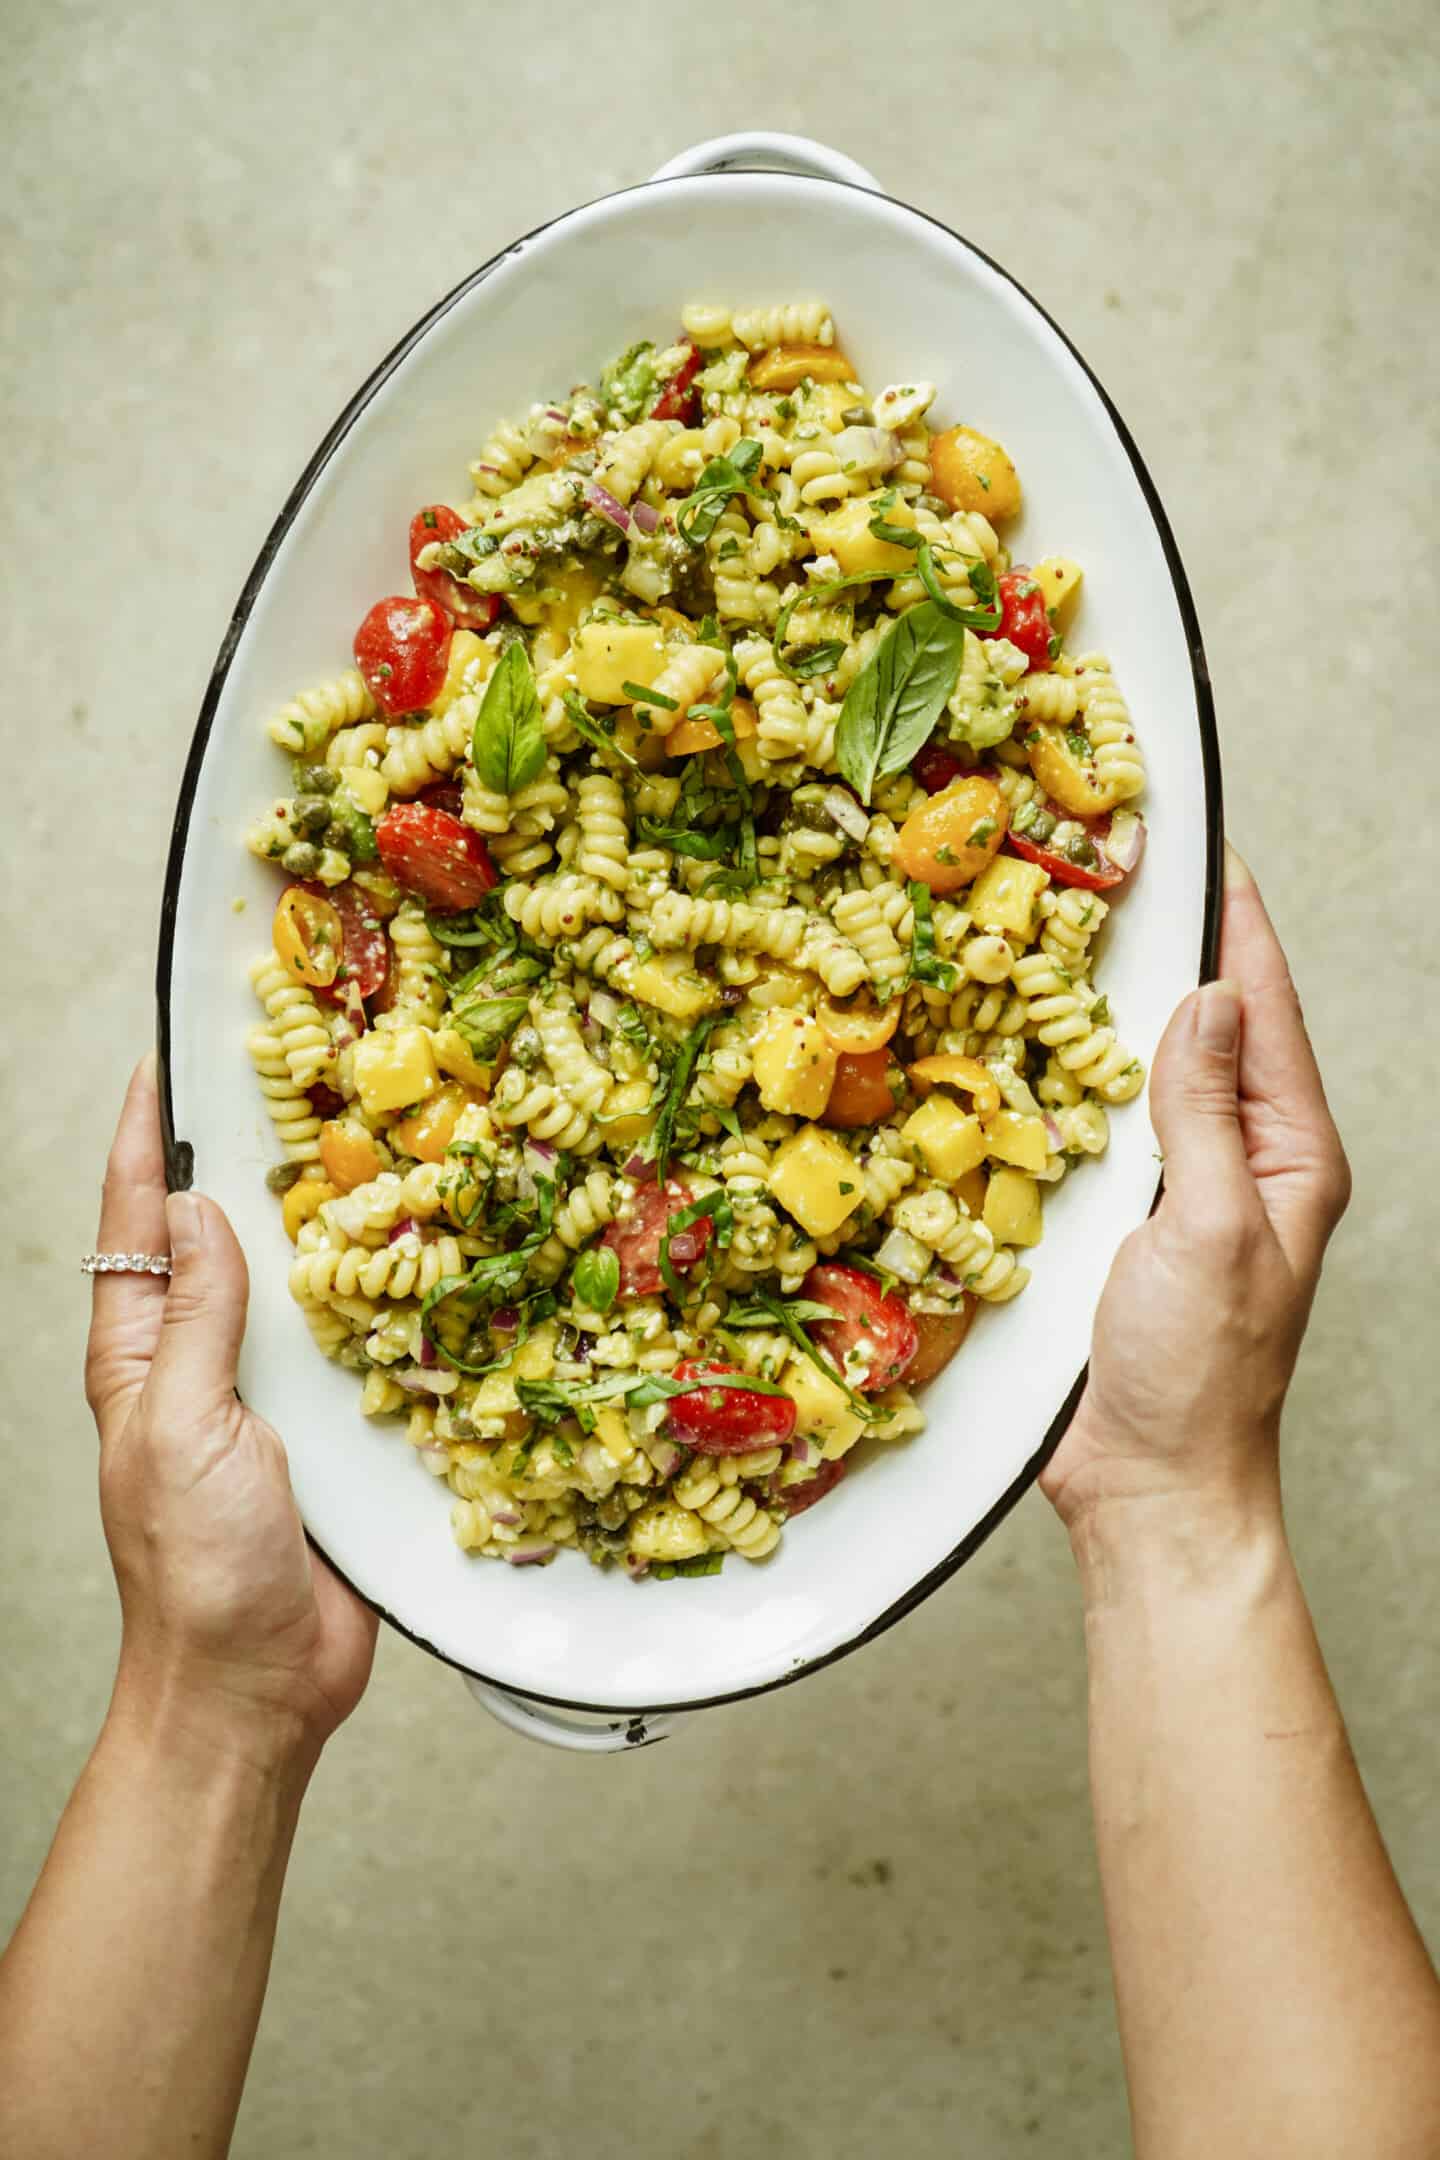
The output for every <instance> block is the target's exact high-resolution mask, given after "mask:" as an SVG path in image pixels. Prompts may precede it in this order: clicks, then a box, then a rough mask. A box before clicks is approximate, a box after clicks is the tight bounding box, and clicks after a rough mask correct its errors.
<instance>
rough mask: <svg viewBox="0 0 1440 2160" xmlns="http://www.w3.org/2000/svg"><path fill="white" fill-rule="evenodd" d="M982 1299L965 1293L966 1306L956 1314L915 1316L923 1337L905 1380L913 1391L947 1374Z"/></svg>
mask: <svg viewBox="0 0 1440 2160" xmlns="http://www.w3.org/2000/svg"><path fill="white" fill-rule="evenodd" d="M979 1302H980V1301H979V1299H978V1298H975V1297H972V1296H971V1294H970V1292H969V1291H968V1290H967V1291H966V1292H965V1302H964V1304H963V1305H960V1306H957V1308H956V1310H955V1311H954V1312H948V1313H938V1312H917V1313H912V1314H911V1316H910V1317H911V1319H912V1320H913V1321H914V1322H915V1326H916V1330H917V1332H918V1334H919V1337H920V1347H919V1349H918V1350H917V1351H916V1352H915V1355H914V1357H913V1358H912V1359H911V1361H910V1369H909V1371H908V1372H907V1373H906V1375H905V1378H906V1380H907V1381H908V1383H909V1385H910V1386H911V1387H920V1386H921V1385H923V1383H924V1382H925V1381H926V1380H933V1379H934V1378H935V1375H936V1374H937V1373H940V1372H943V1371H944V1370H945V1367H946V1366H947V1365H948V1364H949V1362H950V1360H951V1358H952V1357H954V1355H955V1353H956V1351H957V1350H958V1349H959V1348H960V1345H961V1343H963V1342H964V1340H965V1337H966V1336H967V1335H968V1334H969V1332H970V1323H971V1321H972V1320H973V1319H974V1318H975V1314H976V1311H977V1309H978V1306H979Z"/></svg>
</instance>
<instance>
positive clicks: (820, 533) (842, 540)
mask: <svg viewBox="0 0 1440 2160" xmlns="http://www.w3.org/2000/svg"><path fill="white" fill-rule="evenodd" d="M876 509H877V498H876V497H875V496H873V495H860V496H857V497H856V499H855V500H854V501H853V502H846V503H841V505H840V507H839V509H838V510H830V511H827V512H826V514H825V516H824V517H817V518H814V519H812V521H811V525H810V530H811V532H812V534H813V535H814V539H815V549H816V553H817V554H820V555H833V556H834V558H835V560H836V562H837V563H838V564H839V565H840V569H841V572H842V574H843V575H844V576H845V577H875V578H901V577H908V576H909V574H910V572H911V571H912V570H913V569H914V568H915V556H914V554H913V552H912V551H911V549H909V548H903V547H896V546H895V544H894V542H893V541H891V540H881V539H878V538H877V537H876V535H875V534H874V533H872V532H871V530H870V520H871V518H873V517H874V516H875V514H876ZM881 514H882V515H883V517H884V520H885V523H886V524H887V525H902V526H908V527H909V528H910V529H911V530H912V531H913V529H914V525H915V513H914V511H913V510H912V509H911V507H910V505H909V503H907V502H893V503H891V504H890V506H889V507H888V509H886V510H885V511H883V512H882V513H881Z"/></svg>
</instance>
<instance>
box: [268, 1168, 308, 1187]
mask: <svg viewBox="0 0 1440 2160" xmlns="http://www.w3.org/2000/svg"><path fill="white" fill-rule="evenodd" d="M304 1175H305V1165H304V1163H298V1162H277V1163H272V1164H271V1166H270V1168H269V1169H268V1170H267V1171H266V1173H265V1188H266V1190H267V1192H273V1193H283V1192H289V1190H290V1187H291V1186H292V1185H295V1184H298V1183H299V1181H300V1179H301V1178H302V1177H304Z"/></svg>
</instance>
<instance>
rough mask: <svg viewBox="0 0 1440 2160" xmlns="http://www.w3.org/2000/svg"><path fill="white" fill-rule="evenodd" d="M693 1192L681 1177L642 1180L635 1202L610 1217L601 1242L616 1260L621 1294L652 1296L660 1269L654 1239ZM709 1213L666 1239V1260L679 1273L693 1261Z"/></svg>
mask: <svg viewBox="0 0 1440 2160" xmlns="http://www.w3.org/2000/svg"><path fill="white" fill-rule="evenodd" d="M694 1198H695V1195H694V1193H693V1192H692V1191H691V1190H690V1187H689V1186H688V1185H687V1184H685V1182H684V1181H683V1179H681V1178H673V1177H672V1178H667V1179H666V1180H665V1183H664V1185H663V1186H661V1185H655V1184H649V1185H642V1186H641V1187H640V1189H639V1191H638V1192H637V1193H636V1195H635V1205H634V1207H633V1208H632V1209H631V1211H630V1213H629V1214H628V1215H626V1216H625V1217H624V1219H623V1220H622V1221H620V1222H613V1223H611V1225H610V1227H609V1229H608V1230H607V1231H606V1232H605V1236H604V1239H603V1240H602V1242H603V1243H604V1244H605V1245H607V1246H608V1247H609V1248H610V1250H611V1252H613V1253H614V1255H615V1257H616V1259H617V1260H618V1261H619V1262H620V1295H621V1297H654V1295H655V1294H656V1292H657V1291H658V1290H662V1289H663V1288H664V1286H665V1278H664V1276H663V1275H662V1274H661V1273H660V1243H661V1240H662V1239H663V1238H664V1236H665V1233H666V1231H667V1230H668V1229H669V1227H670V1218H671V1217H672V1216H673V1215H678V1214H679V1213H680V1212H681V1210H682V1209H684V1208H687V1207H689V1206H690V1204H691V1202H692V1201H693V1200H694ZM714 1229H715V1225H714V1222H713V1221H712V1219H711V1218H710V1216H708V1215H702V1216H700V1217H699V1219H698V1220H697V1221H695V1222H693V1223H688V1224H687V1225H686V1227H685V1228H684V1229H683V1230H677V1231H675V1233H674V1234H673V1236H672V1237H671V1239H670V1265H671V1266H672V1267H673V1268H674V1269H675V1271H676V1273H677V1274H680V1275H683V1274H684V1272H685V1270H686V1269H687V1268H691V1267H694V1265H695V1263H696V1261H697V1260H698V1259H699V1258H700V1257H701V1255H702V1254H703V1252H704V1250H705V1248H706V1246H707V1245H708V1244H709V1242H710V1239H711V1237H712V1235H713V1234H714Z"/></svg>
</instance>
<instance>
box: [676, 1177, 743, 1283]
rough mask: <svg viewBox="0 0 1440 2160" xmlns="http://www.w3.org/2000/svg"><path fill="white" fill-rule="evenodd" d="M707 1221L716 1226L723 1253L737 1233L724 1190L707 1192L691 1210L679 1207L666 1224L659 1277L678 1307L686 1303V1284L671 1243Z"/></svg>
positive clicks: (693, 1203) (732, 1213)
mask: <svg viewBox="0 0 1440 2160" xmlns="http://www.w3.org/2000/svg"><path fill="white" fill-rule="evenodd" d="M705 1218H708V1219H709V1220H710V1221H711V1222H712V1223H713V1224H714V1226H715V1243H716V1245H717V1246H718V1247H719V1248H720V1249H721V1250H722V1251H723V1250H724V1248H725V1247H726V1246H727V1245H728V1244H729V1243H730V1240H731V1238H732V1237H733V1236H734V1234H735V1214H734V1210H733V1209H732V1207H731V1205H730V1201H729V1197H728V1195H727V1194H726V1193H725V1192H724V1190H723V1189H720V1190H717V1191H715V1192H709V1193H706V1194H705V1196H704V1198H703V1199H700V1200H692V1201H691V1202H690V1204H689V1206H688V1207H683V1208H677V1210H676V1211H675V1213H674V1214H673V1215H672V1216H671V1217H670V1219H669V1221H668V1222H667V1223H666V1225H665V1234H664V1236H663V1237H662V1238H661V1240H660V1274H661V1277H662V1279H663V1281H664V1284H665V1287H666V1289H667V1290H668V1291H669V1292H670V1295H671V1297H673V1298H674V1300H675V1302H676V1304H677V1305H683V1304H684V1303H685V1291H686V1287H687V1286H686V1285H685V1284H684V1283H683V1282H681V1280H680V1277H679V1275H678V1273H677V1272H676V1269H675V1267H674V1265H673V1263H672V1262H671V1259H670V1240H671V1239H672V1238H673V1237H678V1236H679V1234H680V1232H681V1231H682V1230H688V1229H689V1228H690V1226H691V1224H692V1223H697V1222H700V1221H702V1220H703V1219H705Z"/></svg>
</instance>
